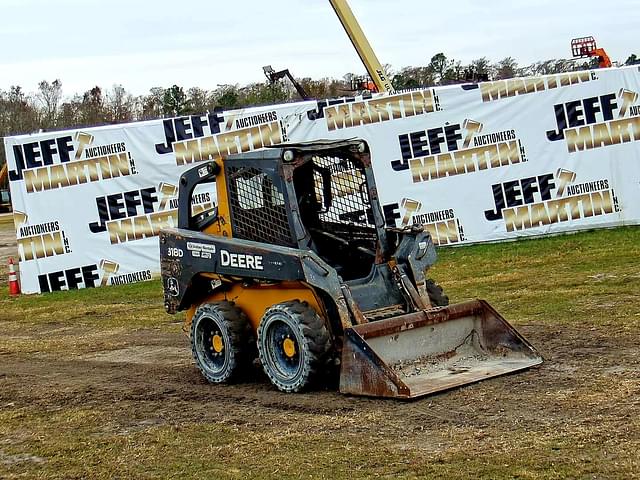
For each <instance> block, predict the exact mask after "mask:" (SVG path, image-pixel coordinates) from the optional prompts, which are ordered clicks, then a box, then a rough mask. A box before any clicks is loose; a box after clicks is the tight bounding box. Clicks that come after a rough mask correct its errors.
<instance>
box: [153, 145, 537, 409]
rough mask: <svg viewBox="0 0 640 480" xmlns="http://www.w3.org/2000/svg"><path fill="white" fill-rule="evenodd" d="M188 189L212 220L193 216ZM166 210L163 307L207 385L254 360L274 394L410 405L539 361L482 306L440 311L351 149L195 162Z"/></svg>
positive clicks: (435, 293)
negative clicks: (316, 393) (169, 222)
mask: <svg viewBox="0 0 640 480" xmlns="http://www.w3.org/2000/svg"><path fill="white" fill-rule="evenodd" d="M199 185H200V186H199ZM198 186H199V187H198ZM196 187H198V188H199V189H202V188H210V189H211V190H212V191H214V190H215V192H216V195H217V200H218V204H217V207H216V208H214V209H213V210H210V211H207V212H204V213H200V214H198V215H193V214H192V211H191V199H192V196H193V192H194V189H196ZM178 202H179V207H178V228H176V229H165V230H163V231H162V233H161V235H160V254H161V264H162V277H163V285H164V295H165V308H166V310H167V311H168V312H169V313H176V312H177V311H180V310H186V329H187V331H188V332H189V333H190V339H191V345H192V353H193V357H194V359H195V361H196V364H197V366H198V368H199V369H200V371H201V372H202V374H203V375H204V376H205V378H206V379H207V380H209V381H210V382H213V383H221V382H227V381H232V380H234V379H238V378H242V377H243V374H244V377H246V375H247V373H248V372H251V368H252V364H253V362H254V360H255V357H256V355H257V356H258V357H259V360H260V363H261V364H262V367H263V369H264V371H265V373H266V375H267V376H268V377H269V379H270V380H271V382H272V383H273V385H275V387H276V388H278V389H279V390H281V391H284V392H298V391H301V390H303V389H306V388H309V387H311V386H313V385H314V383H316V384H318V383H320V384H323V383H324V384H330V382H331V380H332V379H331V378H330V377H331V375H333V376H334V377H336V378H337V377H339V389H340V391H341V392H343V393H349V394H357V395H370V396H383V397H399V398H413V397H417V396H420V395H425V394H429V393H433V392H437V391H440V390H445V389H449V388H452V387H456V386H459V385H464V384H467V383H471V382H476V381H479V380H483V379H486V378H490V377H494V376H496V375H501V374H504V373H508V372H513V371H516V370H521V369H524V368H528V367H531V366H532V365H536V364H539V363H541V362H542V359H541V357H540V356H539V355H538V353H537V352H536V351H535V349H534V348H533V347H532V346H531V345H530V344H529V343H528V342H527V341H526V340H525V339H524V338H523V337H522V336H521V335H520V334H519V333H518V332H516V330H515V329H514V328H513V327H511V326H510V325H509V324H508V323H507V322H506V321H505V320H504V319H503V318H502V317H501V316H500V315H499V314H498V313H497V312H496V311H495V310H494V309H493V308H491V306H489V305H488V304H487V303H486V302H484V301H482V300H476V301H472V302H466V303H461V304H456V305H450V306H447V304H448V299H447V297H446V296H445V295H444V294H443V292H442V290H441V289H440V288H439V287H438V286H437V285H436V284H435V283H434V282H433V281H431V280H429V279H428V278H427V277H426V272H427V270H428V268H429V267H430V266H431V265H432V264H433V263H434V262H435V260H436V253H435V248H434V246H433V243H432V241H431V238H430V236H429V234H428V233H427V232H426V231H423V229H422V228H416V227H409V228H404V229H396V228H386V227H385V221H384V218H383V213H382V210H381V208H380V204H379V201H378V194H377V191H376V185H375V180H374V176H373V171H372V168H371V161H370V154H369V151H368V147H367V145H366V143H364V142H362V141H324V142H316V143H308V144H291V145H281V146H280V147H278V148H273V149H268V150H263V151H259V152H252V153H247V154H241V155H233V156H229V157H227V158H225V159H224V160H223V161H217V162H208V163H201V164H199V165H198V166H196V167H194V168H192V169H191V170H188V171H187V172H185V173H184V174H183V175H182V177H181V178H180V189H179V199H178ZM256 350H257V352H256ZM328 376H329V377H328ZM327 382H329V383H327Z"/></svg>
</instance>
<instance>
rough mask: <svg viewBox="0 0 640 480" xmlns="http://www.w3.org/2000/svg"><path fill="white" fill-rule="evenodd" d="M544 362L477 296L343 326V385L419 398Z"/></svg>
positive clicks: (357, 392) (369, 393)
mask: <svg viewBox="0 0 640 480" xmlns="http://www.w3.org/2000/svg"><path fill="white" fill-rule="evenodd" d="M542 361H543V359H542V357H541V356H540V354H538V352H537V351H536V350H535V349H534V348H533V346H531V344H530V343H529V342H528V341H527V340H526V339H525V338H524V337H523V336H522V335H520V334H519V333H518V332H517V331H516V330H515V328H513V327H512V326H511V325H509V323H508V322H507V321H506V320H505V319H504V318H502V316H501V315H500V314H499V313H498V312H497V311H495V310H494V309H493V308H492V307H491V306H490V305H489V304H488V303H487V302H485V301H484V300H474V301H470V302H465V303H458V304H455V305H450V306H448V307H441V308H436V309H432V310H423V311H420V312H416V313H409V314H405V315H402V316H399V317H395V318H388V319H385V320H380V321H375V322H371V323H367V324H363V325H356V326H354V327H352V328H349V329H347V330H346V331H345V342H344V346H343V351H342V366H341V371H340V391H341V392H342V393H347V394H353V395H367V396H375V397H394V398H405V399H409V398H416V397H420V396H423V395H429V394H431V393H435V392H439V391H442V390H448V389H451V388H455V387H459V386H461V385H466V384H469V383H473V382H478V381H480V380H484V379H487V378H491V377H496V376H498V375H504V374H506V373H511V372H516V371H518V370H523V369H526V368H529V367H532V366H534V365H539V364H541V363H542Z"/></svg>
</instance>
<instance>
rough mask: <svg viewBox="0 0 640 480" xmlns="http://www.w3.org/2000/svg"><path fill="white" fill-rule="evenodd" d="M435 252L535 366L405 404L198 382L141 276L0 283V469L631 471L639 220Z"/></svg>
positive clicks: (91, 474)
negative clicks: (63, 287)
mask: <svg viewBox="0 0 640 480" xmlns="http://www.w3.org/2000/svg"><path fill="white" fill-rule="evenodd" d="M0 228H1V227H0ZM439 255H440V258H439V262H438V264H437V266H436V267H435V268H434V270H433V277H434V278H436V279H437V281H438V282H439V283H441V284H442V285H443V286H444V288H445V291H446V292H447V293H448V294H449V296H450V297H451V299H452V301H454V302H457V301H462V300H465V299H470V298H475V297H479V298H485V299H486V300H488V301H489V302H490V303H491V304H492V305H493V306H494V307H495V308H496V309H497V310H498V311H499V312H501V313H502V314H503V315H504V317H505V318H507V319H508V320H509V321H511V322H512V323H513V324H514V325H515V326H516V327H517V328H518V330H519V331H521V332H522V333H523V334H524V335H525V336H526V337H527V338H528V339H529V340H530V342H531V343H532V344H533V345H534V346H536V347H537V348H538V349H539V351H540V352H541V353H542V355H543V356H544V357H545V363H544V364H543V365H542V366H541V367H539V368H535V369H532V370H529V371H527V372H524V373H520V374H515V375H509V376H505V377H501V378H497V379H493V380H489V381H485V382H481V383H478V384H474V385H470V386H467V387H464V388H460V389H457V390H453V391H450V392H446V393H442V394H438V395H435V396H431V397H427V398H425V399H422V400H419V401H414V402H398V401H390V400H375V399H364V398H354V397H347V396H342V395H340V394H338V393H336V392H333V391H330V390H327V391H318V392H309V393H304V394H299V395H286V394H281V393H278V392H276V391H274V390H273V389H272V388H271V386H270V384H269V383H268V382H267V380H266V379H265V378H264V377H263V376H262V375H261V374H260V373H259V372H258V371H256V380H255V381H253V382H251V383H246V384H239V385H230V386H211V385H208V384H206V383H205V382H204V381H203V379H202V378H201V377H200V375H199V373H198V372H197V371H196V369H195V367H194V366H193V365H192V361H191V359H190V353H189V347H188V341H187V339H186V338H185V337H184V336H183V335H182V333H181V331H180V320H181V317H180V316H169V315H166V314H165V313H164V311H163V308H162V298H161V286H160V284H159V282H157V281H154V282H148V283H143V284H137V285H131V286H126V287H109V288H104V289H95V290H93V289H92V290H81V291H76V292H62V293H53V294H48V295H43V296H22V297H19V298H9V297H8V296H7V293H6V283H5V284H1V285H0V286H1V287H2V293H0V331H1V332H2V333H1V334H0V478H3V479H4V478H56V479H57V478H59V479H63V478H64V479H68V478H104V479H107V478H180V479H183V478H233V479H236V478H238V479H240V478H278V479H286V478H326V479H347V478H348V479H354V478H448V479H449V478H461V479H462V478H487V479H494V478H522V479H538V478H553V479H556V478H557V479H560V478H606V479H610V478H620V479H627V478H638V477H640V455H639V454H638V450H639V449H640V348H639V346H638V343H639V340H640V228H619V229H615V230H600V231H594V232H586V233H580V234H576V235H567V236H558V237H552V238H545V239H540V240H528V241H520V242H515V243H502V244H494V245H478V246H468V247H462V248H449V249H441V250H440V251H439Z"/></svg>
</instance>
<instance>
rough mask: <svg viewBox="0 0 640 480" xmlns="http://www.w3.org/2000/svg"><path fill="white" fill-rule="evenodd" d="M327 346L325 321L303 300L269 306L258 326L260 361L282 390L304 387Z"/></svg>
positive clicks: (328, 342) (299, 389) (311, 380)
mask: <svg viewBox="0 0 640 480" xmlns="http://www.w3.org/2000/svg"><path fill="white" fill-rule="evenodd" d="M329 346H330V339H329V332H328V330H327V327H326V326H325V323H324V321H323V320H322V318H320V316H319V315H318V314H317V313H316V311H315V310H313V308H311V307H310V306H309V304H307V303H306V302H300V301H298V300H294V301H290V302H284V303H279V304H276V305H273V306H271V307H270V308H269V309H268V310H267V311H266V312H265V314H264V315H263V317H262V320H261V321H260V326H259V327H258V354H259V355H260V362H261V363H262V367H263V368H264V371H265V373H266V374H267V376H268V377H269V379H270V380H271V383H273V384H274V385H275V386H276V387H277V388H278V390H281V391H283V392H299V391H301V390H303V389H305V388H307V387H308V386H309V385H310V384H311V383H312V382H313V380H314V378H315V377H316V375H317V372H318V369H319V367H320V363H321V361H322V360H323V357H324V356H325V354H326V353H327V351H328V350H329Z"/></svg>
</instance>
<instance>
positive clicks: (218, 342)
mask: <svg viewBox="0 0 640 480" xmlns="http://www.w3.org/2000/svg"><path fill="white" fill-rule="evenodd" d="M211 345H212V346H213V350H214V351H215V352H216V353H220V352H221V351H222V350H224V343H223V342H222V337H221V336H220V335H214V336H213V338H212V339H211Z"/></svg>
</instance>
